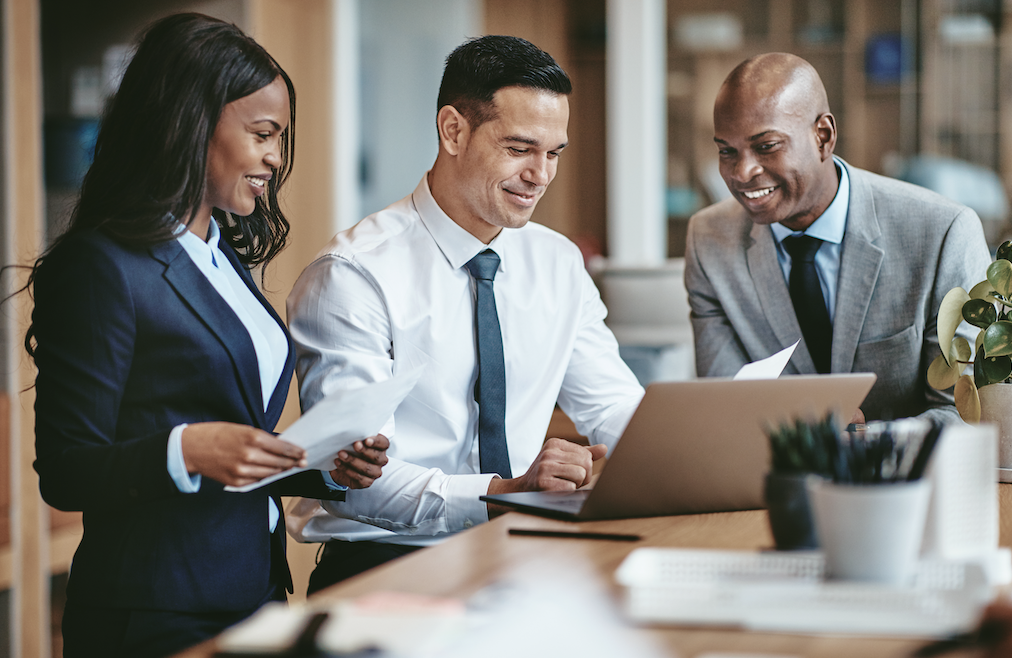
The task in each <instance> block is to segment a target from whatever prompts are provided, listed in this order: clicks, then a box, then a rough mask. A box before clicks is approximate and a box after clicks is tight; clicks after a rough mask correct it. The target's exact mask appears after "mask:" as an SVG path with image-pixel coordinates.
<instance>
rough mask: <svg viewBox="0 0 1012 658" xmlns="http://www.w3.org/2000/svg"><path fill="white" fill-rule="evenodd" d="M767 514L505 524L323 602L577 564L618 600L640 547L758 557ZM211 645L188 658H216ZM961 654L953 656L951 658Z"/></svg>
mask: <svg viewBox="0 0 1012 658" xmlns="http://www.w3.org/2000/svg"><path fill="white" fill-rule="evenodd" d="M998 489H999V503H1000V513H1001V521H1000V523H1001V535H1000V537H1001V539H1000V543H1001V545H1002V546H1010V545H1012V485H1006V484H1003V485H999V487H998ZM510 528H539V529H569V530H572V529H574V528H578V529H579V530H583V531H588V532H594V531H596V532H617V533H629V534H637V535H640V536H641V537H643V539H642V540H641V541H639V542H612V541H596V540H578V539H550V538H539V537H518V536H511V535H509V534H508V530H509V529H510ZM772 543H773V541H772V537H771V535H770V532H769V527H768V524H767V520H766V512H765V511H751V512H727V513H721V514H700V515H691V516H671V517H657V518H649V519H626V520H621V521H593V522H583V523H570V522H565V521H554V520H550V519H542V518H538V517H534V516H527V515H522V514H518V513H511V514H507V515H504V516H501V517H499V518H497V519H495V520H494V521H492V522H491V523H487V524H484V525H481V526H477V527H475V528H472V529H470V530H468V531H466V532H463V533H461V534H459V535H457V536H455V537H453V538H451V539H450V540H448V541H446V542H445V543H443V544H441V545H439V546H435V547H432V548H429V549H425V550H422V551H418V552H416V553H413V554H411V555H408V556H406V557H404V558H401V559H399V560H396V561H395V562H392V563H390V564H387V565H384V566H382V567H379V568H377V569H373V570H372V571H369V572H366V573H364V574H361V575H359V576H357V577H355V578H351V579H349V580H347V581H345V582H343V583H340V584H338V585H335V586H334V587H331V588H329V589H327V590H325V591H323V592H320V593H319V594H317V595H316V597H318V598H319V599H334V600H336V599H343V598H352V597H356V596H360V595H362V594H367V593H369V592H376V591H381V590H389V591H399V592H411V593H418V594H428V595H434V596H447V597H458V598H465V597H467V596H470V595H471V594H473V593H475V592H476V591H478V590H479V589H481V588H482V587H484V586H486V585H488V584H490V583H491V582H493V581H494V580H496V579H497V578H499V577H501V576H504V575H506V574H507V573H508V572H509V571H510V570H511V569H513V568H514V567H515V566H517V565H522V564H524V563H529V562H531V561H532V560H545V559H558V560H559V561H565V562H573V561H579V562H582V563H583V564H584V565H588V566H589V567H590V568H591V570H593V571H596V572H597V573H598V574H600V576H601V579H602V582H603V583H604V584H605V585H606V586H607V587H609V588H610V589H611V590H612V591H613V592H614V593H615V594H616V595H618V593H619V588H618V586H617V585H616V584H615V581H614V572H615V569H616V568H617V567H618V565H619V564H620V563H621V562H622V560H623V559H624V558H625V557H626V555H628V554H629V552H630V551H632V550H633V549H635V548H639V547H643V546H666V547H681V548H725V549H760V548H767V547H770V546H772ZM643 632H645V633H648V634H651V635H652V636H654V637H655V638H657V639H658V640H660V641H661V642H662V643H663V644H665V645H667V646H668V647H670V648H671V649H672V653H673V654H675V655H678V656H680V657H681V658H692V656H695V655H697V654H699V653H702V652H706V651H724V652H730V651H739V652H761V653H776V654H782V655H784V654H786V655H795V656H806V657H813V658H815V657H822V656H825V657H827V658H828V657H834V658H835V657H840V658H843V657H848V658H849V657H851V656H863V657H867V658H875V657H879V656H881V657H883V658H885V657H889V658H894V657H896V656H905V655H909V653H910V652H911V651H912V650H913V649H914V648H916V647H917V646H919V645H920V644H921V642H920V641H912V640H883V639H853V638H831V637H808V636H799V635H782V634H761V633H746V632H741V631H734V630H727V629H720V630H713V629H687V628H659V627H652V628H644V631H643ZM212 650H213V644H210V643H208V644H204V645H201V646H200V647H197V648H195V649H193V650H191V651H189V652H187V653H186V654H183V655H185V656H192V657H196V656H209V655H210V654H211V653H212ZM953 655H956V654H953Z"/></svg>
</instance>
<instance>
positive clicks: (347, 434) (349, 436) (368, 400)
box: [225, 366, 422, 491]
mask: <svg viewBox="0 0 1012 658" xmlns="http://www.w3.org/2000/svg"><path fill="white" fill-rule="evenodd" d="M421 374H422V367H421V366H419V367H417V368H414V369H413V370H409V371H407V372H403V373H398V374H396V375H394V376H393V377H391V378H390V379H387V380H384V381H382V382H376V383H375V384H368V385H366V386H363V387H361V388H353V389H349V390H341V391H334V392H333V393H331V394H330V395H328V396H327V397H325V398H323V399H322V400H320V401H319V402H317V403H316V404H314V405H313V407H312V408H311V409H310V410H309V411H307V412H306V413H304V414H302V417H301V418H299V419H298V420H297V421H295V422H294V423H292V424H291V426H290V427H289V428H288V429H287V430H285V431H284V432H283V433H282V434H281V436H279V437H278V438H279V439H283V440H285V441H288V442H289V443H293V444H295V445H297V446H299V447H300V448H305V450H306V462H307V463H308V466H306V467H305V468H291V469H288V470H287V471H283V472H281V473H278V474H276V475H271V476H270V477H265V478H264V479H262V480H259V481H257V482H254V483H252V484H247V485H245V486H242V487H231V486H229V487H225V490H226V491H252V490H253V489H257V488H259V487H262V486H264V485H267V484H270V483H271V482H274V481H276V480H280V479H282V478H286V477H288V476H289V475H294V474H295V473H299V472H301V471H309V470H314V469H315V470H319V471H332V470H334V458H335V457H336V456H337V453H338V452H340V451H341V450H345V449H349V448H350V446H351V445H352V444H353V443H355V441H358V440H360V439H364V438H366V437H370V436H373V435H375V434H376V433H377V432H379V431H380V428H382V427H383V424H384V423H386V422H387V421H388V420H389V419H390V417H391V416H393V415H394V410H395V409H397V407H398V405H400V403H401V402H402V401H403V400H404V398H406V397H407V396H408V393H410V392H411V389H413V388H414V387H415V383H416V382H418V378H419V377H420V376H421Z"/></svg>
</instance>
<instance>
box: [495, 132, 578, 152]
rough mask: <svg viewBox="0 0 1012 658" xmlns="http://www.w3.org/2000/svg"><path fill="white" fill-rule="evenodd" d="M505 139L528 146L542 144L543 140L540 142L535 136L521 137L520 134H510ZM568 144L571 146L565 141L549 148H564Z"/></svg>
mask: <svg viewBox="0 0 1012 658" xmlns="http://www.w3.org/2000/svg"><path fill="white" fill-rule="evenodd" d="M505 141H507V142H520V143H521V144H527V145H528V146H540V145H541V142H539V141H538V140H536V139H534V138H533V137H521V136H519V135H510V136H509V137H506V138H505ZM567 146H569V142H563V143H561V144H559V145H558V146H556V147H555V148H554V149H549V150H551V151H554V150H557V149H564V148H566V147H567Z"/></svg>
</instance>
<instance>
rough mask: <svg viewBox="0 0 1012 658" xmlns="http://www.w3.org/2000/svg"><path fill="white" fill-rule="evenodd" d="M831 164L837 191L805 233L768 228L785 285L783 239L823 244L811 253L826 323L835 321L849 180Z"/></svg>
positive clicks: (787, 263)
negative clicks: (802, 238)
mask: <svg viewBox="0 0 1012 658" xmlns="http://www.w3.org/2000/svg"><path fill="white" fill-rule="evenodd" d="M833 161H834V162H835V163H836V172H837V173H838V174H839V176H840V187H839V188H838V189H837V191H836V196H835V197H834V198H833V202H832V203H830V204H829V207H828V208H826V212H824V213H822V215H820V216H819V218H818V219H816V220H815V221H814V222H812V225H811V226H809V227H808V228H807V229H806V230H805V231H792V230H791V229H789V228H787V227H786V226H784V225H783V224H773V225H772V226H770V228H771V229H772V230H773V240H774V242H776V245H777V260H778V261H779V262H780V269H781V270H783V272H784V280H785V281H787V282H788V284H789V283H790V278H791V255H790V254H788V253H787V250H786V249H785V248H784V245H783V241H784V238H786V237H787V236H789V235H810V236H812V237H813V238H818V239H820V240H822V241H823V243H824V244H822V245H821V246H820V247H819V250H818V251H817V252H815V270H816V272H818V274H819V285H820V286H822V296H823V297H824V298H825V299H826V309H827V310H828V311H829V321H830V322H832V321H833V319H834V318H835V317H836V282H837V279H838V278H839V274H840V253H841V252H842V250H843V234H844V232H845V231H846V230H847V212H848V210H849V209H850V176H848V175H847V168H846V167H845V166H844V165H843V163H842V162H840V160H839V159H838V158H836V157H834V158H833Z"/></svg>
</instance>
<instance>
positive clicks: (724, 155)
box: [717, 146, 738, 158]
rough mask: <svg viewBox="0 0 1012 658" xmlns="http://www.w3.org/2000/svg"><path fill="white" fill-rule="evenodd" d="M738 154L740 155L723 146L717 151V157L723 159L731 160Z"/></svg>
mask: <svg viewBox="0 0 1012 658" xmlns="http://www.w3.org/2000/svg"><path fill="white" fill-rule="evenodd" d="M737 153H738V152H737V151H735V150H734V149H733V148H731V147H729V146H722V147H720V148H718V149H717V155H719V156H720V157H722V158H731V157H734V156H735V155H736V154H737Z"/></svg>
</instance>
